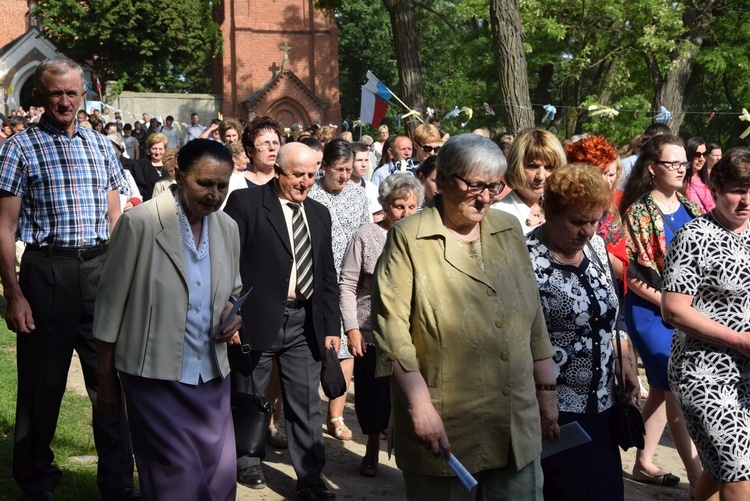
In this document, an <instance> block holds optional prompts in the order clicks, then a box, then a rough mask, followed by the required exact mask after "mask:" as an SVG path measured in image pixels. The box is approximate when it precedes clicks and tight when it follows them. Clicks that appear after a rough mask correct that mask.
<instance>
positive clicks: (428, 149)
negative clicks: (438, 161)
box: [417, 144, 441, 155]
mask: <svg viewBox="0 0 750 501" xmlns="http://www.w3.org/2000/svg"><path fill="white" fill-rule="evenodd" d="M417 146H419V147H420V148H422V151H424V152H425V153H427V154H428V155H429V154H430V153H432V152H433V151H434V152H435V154H436V155H437V152H438V151H440V148H441V147H440V146H427V145H425V146H422V145H421V144H420V145H417Z"/></svg>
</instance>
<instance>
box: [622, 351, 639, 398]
mask: <svg viewBox="0 0 750 501" xmlns="http://www.w3.org/2000/svg"><path fill="white" fill-rule="evenodd" d="M622 361H623V365H624V366H625V367H624V368H623V372H622V380H623V382H624V383H625V394H626V395H627V397H628V402H633V401H635V405H641V382H640V381H638V376H637V375H636V373H635V367H633V365H632V364H631V363H630V362H629V361H628V359H627V358H623V360H622Z"/></svg>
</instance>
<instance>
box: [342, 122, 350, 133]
mask: <svg viewBox="0 0 750 501" xmlns="http://www.w3.org/2000/svg"><path fill="white" fill-rule="evenodd" d="M343 125H344V130H345V131H347V130H349V122H347V121H346V120H344V124H343Z"/></svg>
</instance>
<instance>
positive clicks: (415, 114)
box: [401, 110, 422, 121]
mask: <svg viewBox="0 0 750 501" xmlns="http://www.w3.org/2000/svg"><path fill="white" fill-rule="evenodd" d="M421 116H422V114H421V113H420V112H418V111H417V110H409V111H408V113H404V114H403V115H401V119H402V120H403V119H406V118H409V117H417V119H419V120H420V121H421V118H420V117H421Z"/></svg>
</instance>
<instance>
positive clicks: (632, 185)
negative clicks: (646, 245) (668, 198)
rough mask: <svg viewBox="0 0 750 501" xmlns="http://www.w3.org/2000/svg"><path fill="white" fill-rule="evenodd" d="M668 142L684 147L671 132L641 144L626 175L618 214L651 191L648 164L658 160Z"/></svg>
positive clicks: (651, 184) (680, 140)
mask: <svg viewBox="0 0 750 501" xmlns="http://www.w3.org/2000/svg"><path fill="white" fill-rule="evenodd" d="M669 144H673V145H675V146H679V147H681V148H684V147H685V143H684V142H683V140H682V139H680V138H679V137H677V136H675V135H672V134H659V135H657V136H654V137H652V138H651V139H649V140H648V141H646V143H645V144H644V145H643V147H642V148H641V152H640V154H639V155H638V160H636V161H635V165H633V170H632V171H631V172H630V176H628V179H627V181H626V182H625V187H624V188H623V190H622V199H621V200H620V207H619V209H620V214H624V213H625V211H626V210H627V209H628V207H630V206H631V205H633V203H635V201H636V200H638V199H639V198H641V197H642V196H643V195H645V194H646V193H648V192H649V191H651V188H652V187H653V184H654V183H653V181H652V179H651V173H650V172H649V170H648V166H649V165H651V164H653V163H656V162H658V161H659V160H660V157H661V152H662V150H663V149H664V147H665V146H667V145H669Z"/></svg>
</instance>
